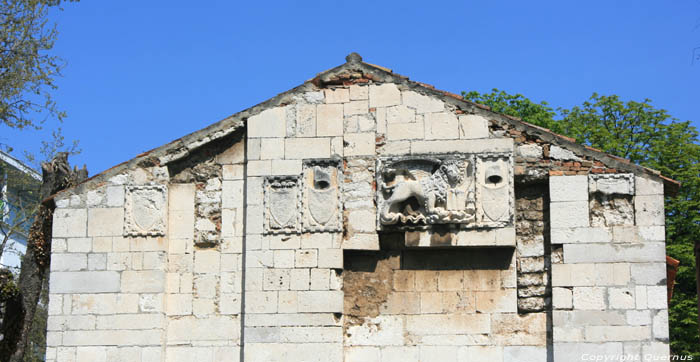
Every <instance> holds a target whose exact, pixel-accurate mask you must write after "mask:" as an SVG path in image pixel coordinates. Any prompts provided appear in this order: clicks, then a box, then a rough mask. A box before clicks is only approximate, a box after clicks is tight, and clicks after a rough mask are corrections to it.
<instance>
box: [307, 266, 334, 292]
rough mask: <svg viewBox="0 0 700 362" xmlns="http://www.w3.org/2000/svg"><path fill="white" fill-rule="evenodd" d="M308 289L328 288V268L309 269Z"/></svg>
mask: <svg viewBox="0 0 700 362" xmlns="http://www.w3.org/2000/svg"><path fill="white" fill-rule="evenodd" d="M309 289H310V290H329V289H330V273H329V270H328V269H311V277H310V283H309Z"/></svg>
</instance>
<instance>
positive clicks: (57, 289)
mask: <svg viewBox="0 0 700 362" xmlns="http://www.w3.org/2000/svg"><path fill="white" fill-rule="evenodd" d="M49 289H50V291H51V294H62V293H116V292H119V273H118V272H116V271H90V272H51V283H50V284H49Z"/></svg>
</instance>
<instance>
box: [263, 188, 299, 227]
mask: <svg viewBox="0 0 700 362" xmlns="http://www.w3.org/2000/svg"><path fill="white" fill-rule="evenodd" d="M299 184H300V180H299V176H271V177H267V178H265V184H264V192H265V199H264V200H265V205H264V226H265V228H264V231H265V233H267V234H291V233H298V232H299V231H300V230H301V222H300V220H299V209H300V201H301V200H300V199H301V198H300V196H299V189H300V188H299Z"/></svg>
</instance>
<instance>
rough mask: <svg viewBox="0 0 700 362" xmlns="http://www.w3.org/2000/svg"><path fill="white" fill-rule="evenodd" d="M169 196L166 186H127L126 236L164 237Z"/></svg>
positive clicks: (125, 202) (125, 206) (125, 203)
mask: <svg viewBox="0 0 700 362" xmlns="http://www.w3.org/2000/svg"><path fill="white" fill-rule="evenodd" d="M167 194H168V193H167V190H166V187H165V186H164V185H138V186H126V192H125V196H124V197H125V200H124V236H164V235H165V225H166V209H167V205H168V202H167Z"/></svg>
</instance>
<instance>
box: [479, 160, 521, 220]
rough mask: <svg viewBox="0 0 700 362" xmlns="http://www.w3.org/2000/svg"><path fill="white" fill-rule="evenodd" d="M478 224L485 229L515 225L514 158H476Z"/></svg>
mask: <svg viewBox="0 0 700 362" xmlns="http://www.w3.org/2000/svg"><path fill="white" fill-rule="evenodd" d="M476 170H477V173H476V183H477V189H476V198H477V200H479V202H478V208H477V221H478V224H479V225H480V226H483V227H504V226H507V225H512V223H513V204H514V199H515V198H514V191H513V165H512V158H511V157H510V155H504V154H484V155H477V156H476Z"/></svg>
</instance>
